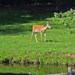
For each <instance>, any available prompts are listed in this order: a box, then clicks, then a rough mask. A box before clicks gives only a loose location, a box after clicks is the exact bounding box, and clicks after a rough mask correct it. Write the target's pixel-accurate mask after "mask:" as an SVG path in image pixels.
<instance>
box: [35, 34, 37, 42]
mask: <svg viewBox="0 0 75 75" xmlns="http://www.w3.org/2000/svg"><path fill="white" fill-rule="evenodd" d="M36 36H37V33H36V34H35V39H36V42H38V40H37V37H36Z"/></svg>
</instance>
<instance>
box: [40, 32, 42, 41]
mask: <svg viewBox="0 0 75 75" xmlns="http://www.w3.org/2000/svg"><path fill="white" fill-rule="evenodd" d="M40 34H41V42H42V32H40Z"/></svg>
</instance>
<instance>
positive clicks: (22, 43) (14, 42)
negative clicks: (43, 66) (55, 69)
mask: <svg viewBox="0 0 75 75" xmlns="http://www.w3.org/2000/svg"><path fill="white" fill-rule="evenodd" d="M0 11H1V14H2V15H0V60H4V59H6V58H7V59H10V60H11V58H13V60H12V61H18V60H21V62H22V63H23V60H24V59H25V58H28V59H29V61H35V62H37V60H38V59H39V61H40V62H42V61H43V62H45V63H54V62H57V61H59V62H60V63H67V60H68V62H71V63H72V61H71V60H70V59H71V58H70V57H69V58H67V57H65V56H64V57H63V56H61V57H60V56H56V55H58V54H60V53H70V54H75V33H73V34H71V31H74V30H75V26H74V25H73V28H71V29H67V28H65V26H64V25H63V24H60V22H59V21H57V20H55V21H53V20H52V17H53V15H52V12H45V13H44V12H42V13H41V11H40V12H39V13H38V14H34V13H33V12H32V11H29V12H25V10H23V11H20V10H14V11H13V10H11V11H10V13H9V10H0ZM5 11H6V14H5ZM13 16H14V17H13ZM47 20H49V22H50V25H51V26H52V29H47V30H46V35H47V38H46V42H41V36H40V33H38V35H37V39H38V41H39V42H38V43H36V41H35V37H34V36H33V38H32V42H30V38H31V33H32V26H33V25H34V24H43V25H46V24H45V22H46V21H47ZM43 40H44V35H43ZM46 53H48V54H50V53H54V54H55V56H56V57H53V56H52V57H50V56H48V58H47V57H45V54H46ZM15 56H16V57H15ZM60 58H61V61H60ZM50 59H51V60H50ZM64 60H65V61H64Z"/></svg>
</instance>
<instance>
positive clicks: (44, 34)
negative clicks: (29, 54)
mask: <svg viewBox="0 0 75 75" xmlns="http://www.w3.org/2000/svg"><path fill="white" fill-rule="evenodd" d="M44 36H45V39H44V42H45V41H46V34H45V33H44Z"/></svg>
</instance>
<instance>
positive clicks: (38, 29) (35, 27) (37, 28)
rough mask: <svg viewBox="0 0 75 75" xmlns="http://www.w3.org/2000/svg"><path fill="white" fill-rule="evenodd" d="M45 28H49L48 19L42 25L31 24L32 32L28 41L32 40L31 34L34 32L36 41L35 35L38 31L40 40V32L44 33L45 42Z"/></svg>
mask: <svg viewBox="0 0 75 75" xmlns="http://www.w3.org/2000/svg"><path fill="white" fill-rule="evenodd" d="M47 28H50V29H51V26H50V24H49V21H47V23H46V26H44V25H33V29H32V34H31V40H30V41H32V36H33V34H34V33H35V32H36V34H35V39H36V42H38V40H37V37H36V36H37V34H38V32H40V34H41V42H42V33H44V36H45V39H44V42H45V41H46V34H45V31H46V29H47Z"/></svg>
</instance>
